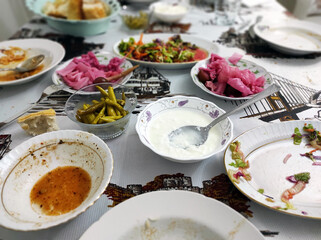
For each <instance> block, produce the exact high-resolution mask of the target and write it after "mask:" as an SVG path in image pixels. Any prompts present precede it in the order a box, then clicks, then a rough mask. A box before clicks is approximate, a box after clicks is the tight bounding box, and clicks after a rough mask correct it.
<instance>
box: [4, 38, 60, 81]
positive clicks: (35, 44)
mask: <svg viewBox="0 0 321 240" xmlns="http://www.w3.org/2000/svg"><path fill="white" fill-rule="evenodd" d="M12 48H20V49H21V50H20V51H16V52H15V53H13V52H12V51H10V50H11V49H12ZM8 50H9V51H8ZM39 54H43V55H44V56H45V58H44V60H43V61H42V62H41V64H40V65H39V66H38V67H37V68H36V69H34V70H32V71H29V72H24V73H17V72H14V71H2V72H0V86H8V85H18V84H22V83H26V82H30V81H33V80H36V79H38V78H39V77H40V76H42V75H43V74H45V73H46V72H48V71H50V70H51V69H53V68H54V67H56V66H57V65H58V64H59V63H60V62H61V60H62V59H63V58H64V56H65V49H64V47H63V46H62V45H61V44H59V43H57V42H54V41H51V40H48V39H41V38H31V39H15V40H9V41H4V42H0V68H3V69H4V68H15V67H17V66H18V65H19V64H20V63H21V62H23V61H25V60H26V59H28V58H30V57H33V56H36V55H39ZM15 55H17V56H22V57H21V58H20V59H19V61H15V60H13V59H16V57H14V58H13V57H12V56H15Z"/></svg>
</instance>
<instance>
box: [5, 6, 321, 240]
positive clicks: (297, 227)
mask: <svg viewBox="0 0 321 240" xmlns="http://www.w3.org/2000/svg"><path fill="white" fill-rule="evenodd" d="M254 2H255V1H241V7H240V11H239V14H238V16H237V17H236V20H235V24H233V25H226V26H222V25H217V24H216V23H215V21H214V12H213V7H212V2H211V1H191V2H190V3H191V7H190V9H189V12H188V14H187V15H186V16H185V17H184V18H183V19H182V20H181V21H180V22H179V23H180V24H176V25H175V26H170V27H169V26H168V25H163V24H160V23H157V22H155V23H154V24H151V27H153V28H152V29H149V32H154V33H155V32H156V33H157V32H165V33H173V34H175V33H178V34H180V33H182V34H183V33H184V34H188V35H191V36H197V37H199V38H203V39H206V40H209V41H211V42H212V43H213V44H215V46H216V47H217V52H216V54H218V55H220V56H224V57H229V56H232V55H233V54H234V53H239V54H241V55H243V58H244V59H246V60H249V61H252V62H255V63H256V64H257V65H260V66H262V67H264V68H265V69H266V70H267V71H268V72H269V73H270V74H271V76H272V78H273V80H274V82H275V83H276V84H278V85H279V86H281V90H280V93H279V96H281V97H279V98H278V100H275V99H274V100H275V101H278V106H279V107H278V109H276V108H273V107H271V106H272V105H267V104H266V101H265V100H261V101H259V102H257V103H255V104H253V105H251V106H250V107H247V108H245V109H244V110H241V111H238V112H237V113H235V114H234V115H232V116H231V117H230V119H231V121H232V123H233V138H235V137H237V136H239V135H240V134H242V133H244V132H246V131H248V130H250V129H252V128H255V127H259V126H262V125H269V124H275V123H277V122H284V121H293V120H294V121H295V120H314V121H320V120H321V107H320V108H319V107H318V106H313V107H311V106H309V104H308V103H309V100H310V96H312V95H313V94H315V93H317V92H318V91H319V90H321V81H320V75H321V54H319V53H315V54H309V55H303V56H292V55H286V54H282V53H279V52H277V51H275V50H274V49H272V48H270V47H269V46H268V45H267V44H266V42H264V41H262V40H260V39H258V38H257V37H256V36H252V35H251V31H253V25H254V24H255V23H256V20H257V19H258V17H261V18H263V20H264V19H273V20H275V21H283V20H284V19H289V18H294V16H292V15H291V14H290V13H289V12H288V11H287V10H286V9H285V8H284V7H283V6H282V5H280V4H279V3H278V2H277V1H276V0H270V1H257V2H256V3H254ZM140 10H146V11H149V10H148V4H140V5H138V6H136V5H135V4H133V3H131V4H126V3H125V2H124V3H122V10H121V14H135V13H137V12H138V11H140ZM151 20H153V19H151ZM141 32H142V30H141V29H137V30H133V29H129V28H128V27H127V26H126V25H125V24H124V22H123V21H122V18H121V15H117V16H116V17H114V18H113V19H112V20H111V22H110V24H109V27H108V29H107V31H106V32H105V33H103V34H99V35H95V36H85V37H76V36H69V35H66V34H62V33H60V32H59V31H58V30H55V29H53V28H51V27H49V26H48V25H47V23H46V22H45V21H44V19H42V18H41V17H39V16H35V17H34V18H32V19H31V21H30V22H28V23H26V24H24V25H23V26H22V27H21V28H20V29H19V30H18V31H17V33H16V34H14V35H13V36H12V37H11V38H10V40H14V39H33V38H45V39H50V40H52V41H57V42H59V43H61V44H62V45H63V46H64V48H65V51H66V55H65V57H64V59H63V60H62V62H61V63H64V62H65V61H67V60H69V59H71V58H73V57H76V56H79V55H81V54H84V53H87V52H88V51H96V50H103V51H106V52H111V53H112V52H113V46H114V44H115V43H116V42H118V41H119V40H121V39H124V38H126V37H128V36H133V35H139V34H140V33H141ZM145 34H148V29H147V30H146V29H145ZM251 36H252V38H253V39H251V41H252V43H253V44H252V47H253V46H254V48H251V47H249V44H250V40H249V38H250V37H251ZM242 39H243V40H244V39H245V40H244V41H242ZM8 40H9V39H8ZM255 46H256V47H255ZM53 51H54V50H53ZM57 67H59V65H58V66H57ZM55 69H56V67H55V68H53V69H52V70H50V71H48V72H47V73H45V74H43V75H41V76H40V77H38V78H37V79H35V80H33V81H29V82H26V83H22V84H16V85H0V123H2V122H5V121H7V120H8V119H10V118H12V117H15V116H18V115H19V114H20V113H22V112H25V113H31V112H36V111H39V110H43V109H48V108H53V109H55V111H56V113H57V116H56V119H57V124H58V126H59V128H60V129H61V130H67V129H77V130H81V128H80V127H79V125H77V124H76V123H75V122H73V121H71V120H70V119H69V118H68V117H67V116H66V114H65V112H64V104H65V102H66V100H67V98H68V97H69V96H70V95H71V93H69V92H66V91H63V90H59V91H57V92H54V93H52V94H51V95H50V96H47V97H46V98H41V95H42V93H43V91H44V90H45V89H46V88H47V87H48V86H51V85H53V82H52V75H53V73H54V71H55ZM190 71H191V68H186V69H157V68H155V69H154V68H148V67H144V66H140V67H139V68H138V69H136V70H135V72H134V73H133V75H132V77H131V80H132V83H131V81H129V82H128V83H126V84H137V83H138V85H139V81H141V79H142V78H144V76H146V75H147V74H144V72H147V73H148V72H152V73H153V74H154V75H153V76H156V77H157V78H158V79H160V80H162V81H164V82H166V84H167V85H166V86H168V87H169V88H167V89H165V90H164V91H163V92H161V93H159V94H156V95H154V96H147V95H146V96H144V95H142V96H139V95H138V103H137V106H136V109H135V110H134V112H133V114H132V116H131V119H130V122H129V126H128V128H127V129H126V131H125V132H124V133H123V134H122V135H120V136H118V137H116V138H114V139H109V140H105V142H106V144H107V145H108V147H109V148H110V150H111V152H112V154H113V158H114V166H113V173H112V178H111V180H110V185H109V187H114V188H118V189H120V190H122V191H124V192H126V191H129V190H130V189H132V188H131V187H132V186H144V185H146V184H147V183H149V182H151V181H154V179H155V178H156V177H157V176H165V175H166V176H167V177H169V178H170V177H172V178H174V179H175V177H177V176H180V177H182V176H184V177H187V178H188V179H189V186H187V187H190V188H195V189H198V192H199V193H200V194H202V189H203V188H205V187H206V186H205V185H206V183H207V182H209V181H211V179H213V178H215V177H217V176H223V175H224V176H225V175H226V169H225V166H224V151H221V152H220V153H218V154H216V155H214V156H212V157H210V158H209V159H206V160H203V161H200V162H196V163H188V164H187V163H177V162H172V161H169V160H167V159H164V158H163V157H161V156H159V155H157V154H156V153H155V152H153V151H151V150H150V149H149V148H147V147H146V146H145V145H144V144H143V143H142V142H141V141H140V140H139V137H138V134H137V132H136V129H135V125H136V121H137V116H138V114H139V113H140V112H141V111H142V110H143V109H144V107H145V106H146V105H148V104H149V103H152V102H154V101H157V100H158V99H160V98H163V97H166V96H176V95H184V96H195V97H199V98H202V99H204V100H207V101H210V102H213V103H214V104H216V105H217V106H218V107H220V108H222V109H223V110H225V111H229V110H231V109H233V108H235V107H236V106H238V105H239V104H240V103H242V102H244V100H242V101H241V100H226V99H222V98H218V97H216V96H213V95H211V94H208V93H206V92H205V91H203V90H202V89H200V88H199V87H196V85H195V84H194V82H193V81H192V78H191V74H190ZM40 98H41V101H38V100H39V99H40ZM270 100H271V99H270ZM274 100H273V99H272V101H274ZM320 106H321V105H320ZM0 135H10V136H11V142H10V145H9V147H8V149H7V150H6V153H8V152H9V151H10V150H12V149H14V148H15V147H16V146H18V145H19V144H21V143H23V142H24V141H27V140H28V139H30V138H31V136H30V135H28V134H27V133H26V132H25V131H24V130H23V129H22V128H21V127H20V126H19V124H18V123H17V121H16V120H14V121H13V122H12V123H10V124H7V125H5V126H3V127H1V128H0ZM6 153H5V154H6ZM0 161H1V160H0ZM222 174H223V175H222ZM227 181H229V179H227ZM229 184H231V183H230V182H229ZM164 189H183V190H184V189H187V188H186V186H185V188H184V186H179V187H178V186H175V185H173V186H170V187H168V186H167V187H164ZM132 193H133V191H132ZM137 194H139V193H137ZM113 201H115V198H113V197H112V194H111V192H108V191H107V190H106V192H105V193H104V194H102V196H101V197H100V198H99V199H98V200H97V201H96V202H95V203H94V204H93V205H92V206H91V207H90V208H88V209H87V210H86V211H85V212H84V213H82V214H80V215H79V216H77V217H76V218H74V219H72V220H70V221H68V222H66V223H63V224H60V225H58V226H55V227H51V228H49V229H44V230H39V231H14V230H10V229H6V228H4V227H0V239H2V240H14V239H15V240H17V239H25V240H27V239H30V240H31V239H32V240H34V239H59V240H62V239H66V240H67V239H68V240H72V239H79V238H80V237H81V236H82V235H83V234H84V232H85V231H86V230H87V229H89V228H90V227H91V225H92V224H94V223H95V222H96V221H98V220H99V219H100V218H101V217H102V216H103V215H104V214H108V211H109V210H110V209H112V208H113V207H117V206H112V205H113ZM125 201H126V200H125ZM246 204H247V211H243V212H242V210H240V211H239V212H241V213H242V214H244V215H246V218H247V220H248V221H250V222H251V223H252V224H253V225H254V226H255V227H256V228H257V229H258V230H259V231H261V233H262V234H263V235H264V237H265V238H266V239H276V240H277V239H280V240H287V239H288V240H290V239H309V240H314V239H315V240H316V239H320V238H321V237H320V236H321V228H320V218H317V219H312V218H302V217H298V216H293V215H289V214H284V213H283V212H281V211H274V210H272V209H269V208H267V207H265V206H262V205H261V204H259V203H257V202H256V201H251V200H249V199H247V203H246ZM195 208H197V206H195ZM186 211H189V209H186ZM245 212H247V213H250V214H245ZM93 239H94V238H93ZM106 239H110V238H108V234H106Z"/></svg>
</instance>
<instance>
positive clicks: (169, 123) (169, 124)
mask: <svg viewBox="0 0 321 240" xmlns="http://www.w3.org/2000/svg"><path fill="white" fill-rule="evenodd" d="M224 112H225V111H224V110H222V109H221V108H219V107H217V106H216V105H215V104H214V103H212V102H209V101H205V100H203V99H200V98H197V97H186V96H175V97H168V98H162V99H160V100H158V101H156V102H153V103H151V104H149V105H147V106H146V107H145V109H144V110H143V111H142V112H141V113H140V114H139V115H138V119H137V123H136V131H137V133H138V136H139V138H140V140H141V142H142V143H143V144H144V145H146V146H147V147H148V148H150V149H151V150H152V151H154V152H155V153H157V154H158V155H160V156H162V157H164V158H166V159H168V160H171V161H174V162H181V163H193V162H198V161H202V160H205V159H208V158H210V157H211V156H213V155H215V154H217V153H219V152H221V151H222V150H224V149H225V148H226V146H227V145H228V143H229V142H230V140H231V139H232V134H233V124H232V122H231V120H230V119H229V118H227V119H225V120H223V121H221V122H220V123H218V124H217V125H216V126H214V127H213V128H212V129H211V130H210V132H209V136H208V139H207V141H206V142H205V143H204V144H203V145H200V146H194V145H191V146H188V147H184V148H182V147H179V146H178V145H177V144H175V143H173V142H171V141H169V138H168V134H169V133H170V132H172V131H173V130H175V129H177V128H179V127H182V126H186V125H197V126H206V125H207V124H209V123H210V122H211V121H212V120H213V119H215V118H217V117H218V116H219V115H221V114H223V113H224ZM182 141H184V140H182ZM182 145H184V146H185V144H182Z"/></svg>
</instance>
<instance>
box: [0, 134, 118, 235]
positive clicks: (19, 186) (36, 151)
mask: <svg viewBox="0 0 321 240" xmlns="http://www.w3.org/2000/svg"><path fill="white" fill-rule="evenodd" d="M112 171H113V156H112V153H111V151H110V149H109V148H108V146H107V145H106V143H105V142H104V141H103V140H101V139H100V138H99V137H97V136H95V135H93V134H91V133H88V132H84V131H78V130H60V131H53V132H49V133H44V134H41V135H38V136H36V137H33V138H31V139H29V140H27V141H25V142H23V143H22V144H20V145H18V146H17V147H15V148H14V149H13V150H12V151H10V152H9V153H8V154H7V155H5V156H4V158H3V159H2V160H1V162H0V192H1V198H0V225H1V226H3V227H5V228H8V229H12V230H19V231H34V230H40V229H47V228H50V227H53V226H56V225H59V224H61V223H64V222H67V221H69V220H71V219H73V218H75V217H77V216H78V215H79V214H80V213H82V212H84V211H86V210H87V209H88V208H89V207H90V206H92V205H93V204H94V202H95V201H96V200H98V198H99V197H100V196H101V195H102V193H103V192H104V190H105V189H106V187H107V185H108V183H109V181H110V178H111V175H112Z"/></svg>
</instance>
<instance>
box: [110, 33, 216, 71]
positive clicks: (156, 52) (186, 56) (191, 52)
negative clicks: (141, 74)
mask: <svg viewBox="0 0 321 240" xmlns="http://www.w3.org/2000/svg"><path fill="white" fill-rule="evenodd" d="M165 43H166V44H165ZM114 52H115V53H116V54H117V55H118V56H122V57H123V56H126V58H127V59H128V60H130V61H132V62H133V63H136V64H140V65H145V66H148V67H154V68H158V69H184V68H191V67H192V66H193V65H195V63H197V62H198V61H200V60H203V59H207V58H208V57H209V53H210V52H215V53H217V52H218V47H217V46H216V45H215V44H214V43H213V42H211V41H208V40H206V39H203V38H200V37H197V36H192V35H188V34H180V35H174V34H167V33H157V34H144V35H136V36H131V37H128V38H125V39H122V40H120V41H118V42H116V43H115V45H114Z"/></svg>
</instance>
